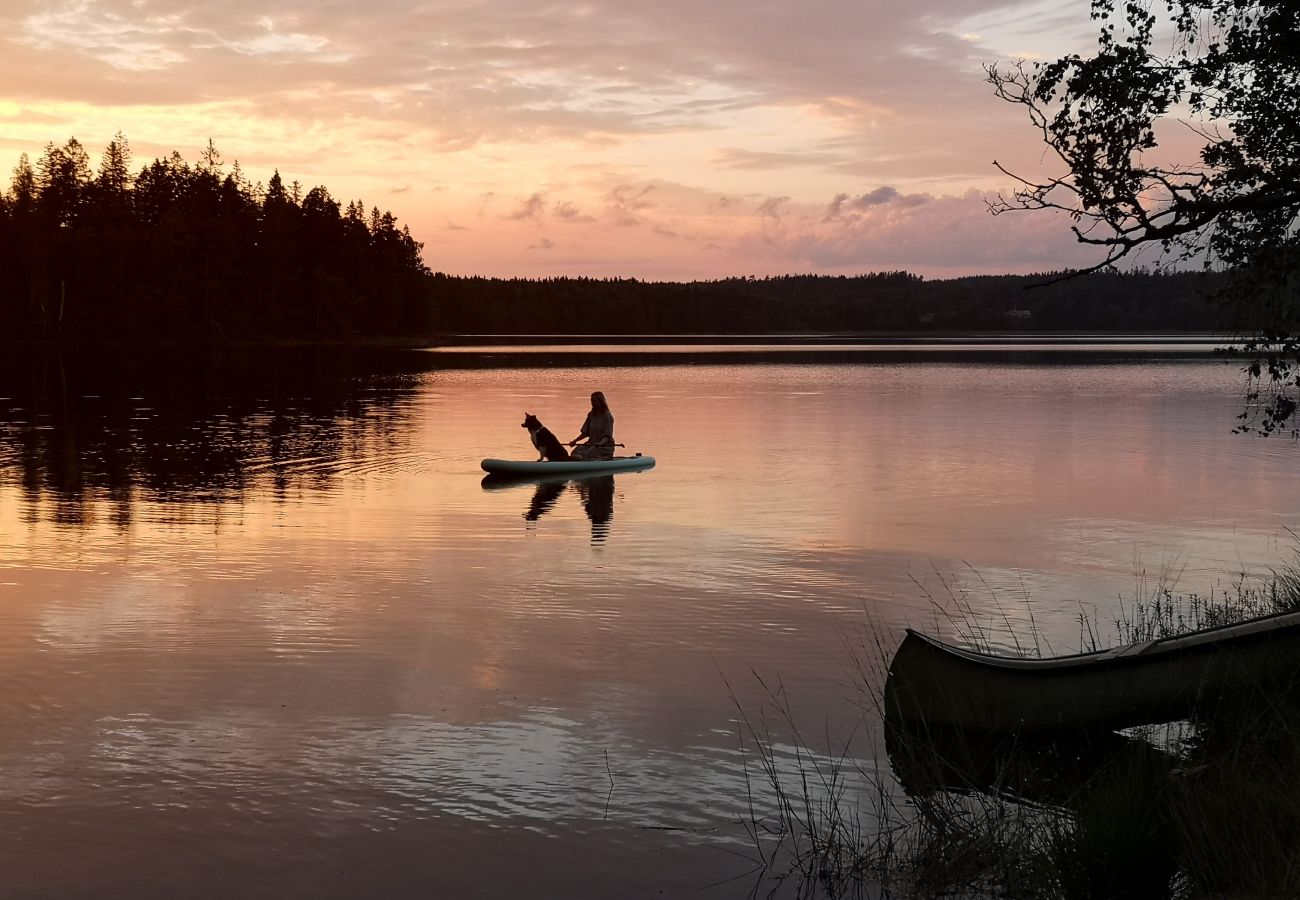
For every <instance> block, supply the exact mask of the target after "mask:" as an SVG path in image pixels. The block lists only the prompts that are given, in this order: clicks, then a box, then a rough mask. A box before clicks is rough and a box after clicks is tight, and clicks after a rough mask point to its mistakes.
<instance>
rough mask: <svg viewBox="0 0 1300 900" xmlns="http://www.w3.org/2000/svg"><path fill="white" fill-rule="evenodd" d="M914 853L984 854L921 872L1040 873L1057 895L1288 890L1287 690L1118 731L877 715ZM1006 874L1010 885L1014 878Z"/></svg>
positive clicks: (1260, 691)
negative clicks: (968, 725) (912, 830)
mask: <svg viewBox="0 0 1300 900" xmlns="http://www.w3.org/2000/svg"><path fill="white" fill-rule="evenodd" d="M885 743H886V749H887V752H888V756H889V762H890V766H891V767H892V769H893V771H894V773H895V775H896V776H897V777H898V779H899V783H900V784H901V786H902V787H903V789H904V791H906V793H907V794H908V796H909V798H910V799H911V802H912V805H913V807H914V808H915V810H916V812H917V819H916V825H917V828H918V831H919V834H920V836H921V839H920V841H919V842H918V843H919V846H923V847H930V848H931V849H935V850H937V849H938V848H939V847H940V846H946V847H947V848H948V849H949V850H954V851H955V850H957V849H959V848H961V847H975V846H978V847H981V848H983V850H982V853H983V858H982V859H980V860H975V859H970V858H968V859H967V860H966V861H965V863H964V865H965V866H966V869H965V871H960V866H954V867H951V868H948V867H947V862H946V861H940V860H935V859H929V860H928V861H923V862H922V865H924V866H927V867H928V869H929V870H928V871H927V872H926V873H925V877H931V878H934V879H937V880H938V881H943V880H944V879H958V880H960V879H965V878H969V877H970V876H971V874H972V872H973V871H976V870H978V869H980V867H985V874H990V873H991V872H992V871H993V870H994V869H1000V870H1001V871H1002V872H1003V873H1004V874H1005V873H1008V872H1009V873H1011V875H1010V878H1011V880H1012V882H1013V883H1012V884H1010V885H1009V887H1010V890H1009V893H1014V892H1015V890H1016V889H1017V888H1022V889H1028V891H1029V892H1030V893H1034V892H1035V887H1038V888H1041V887H1042V886H1043V885H1042V884H1041V883H1036V882H1035V880H1034V879H1035V878H1036V877H1040V876H1036V875H1034V873H1035V872H1040V873H1041V872H1054V873H1056V875H1055V877H1057V878H1059V881H1058V882H1057V887H1058V888H1059V890H1060V892H1061V893H1062V895H1064V896H1071V895H1076V894H1077V895H1079V896H1103V897H1132V898H1167V897H1173V896H1184V895H1192V896H1225V895H1228V894H1233V895H1236V894H1240V895H1242V896H1245V895H1250V896H1295V895H1296V892H1297V891H1298V890H1300V872H1297V871H1296V869H1295V866H1294V864H1293V860H1294V858H1295V855H1294V848H1295V847H1296V845H1297V841H1300V798H1297V796H1296V792H1295V790H1294V780H1295V776H1296V773H1297V771H1300V691H1298V690H1297V685H1295V684H1292V685H1291V686H1289V687H1287V688H1285V689H1281V690H1279V689H1277V687H1276V685H1274V686H1272V687H1270V688H1265V687H1263V686H1260V687H1259V688H1257V689H1242V690H1240V691H1238V692H1237V693H1236V696H1235V698H1234V702H1233V703H1231V704H1225V705H1221V706H1216V707H1215V709H1214V710H1213V712H1212V713H1211V714H1209V715H1208V716H1201V715H1196V716H1194V717H1193V718H1192V719H1190V720H1186V721H1183V722H1178V723H1173V724H1170V725H1161V726H1158V727H1155V726H1148V727H1143V728H1139V729H1135V730H1132V731H1127V732H1124V733H1116V732H1111V731H1106V730H1104V729H1101V730H1086V731H1084V730H1075V731H1058V732H1055V733H1043V732H1035V733H1032V734H1031V733H1026V732H1023V731H1019V730H996V731H972V730H969V729H959V728H954V727H951V726H939V725H935V724H933V723H928V722H926V721H925V720H923V719H908V720H904V719H901V718H898V717H894V716H886V719H885ZM1016 879H1020V880H1022V881H1024V882H1025V883H1024V884H1016V883H1014V882H1015V880H1016Z"/></svg>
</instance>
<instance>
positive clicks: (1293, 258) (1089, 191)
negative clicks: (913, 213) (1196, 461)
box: [987, 0, 1300, 433]
mask: <svg viewBox="0 0 1300 900" xmlns="http://www.w3.org/2000/svg"><path fill="white" fill-rule="evenodd" d="M1154 6H1155V8H1156V9H1159V10H1161V12H1159V13H1157V12H1154V11H1153V8H1152V5H1150V4H1147V3H1140V2H1127V0H1126V2H1123V3H1121V2H1119V0H1093V3H1092V18H1093V19H1094V20H1096V21H1097V23H1098V24H1099V26H1100V29H1099V35H1098V46H1097V53H1096V55H1094V56H1092V57H1090V58H1086V59H1085V58H1082V57H1079V56H1076V55H1071V56H1066V57H1063V58H1061V59H1058V60H1056V61H1054V62H1051V63H1046V64H1039V63H1032V64H1031V63H1023V62H1022V63H1020V64H1017V65H1015V66H1013V67H1011V68H1009V69H999V68H998V67H990V68H989V69H988V70H987V72H988V79H989V81H990V83H991V84H992V85H993V87H994V90H995V92H996V93H997V95H998V96H999V97H1001V98H1002V99H1004V100H1007V101H1009V102H1012V103H1015V104H1018V105H1020V106H1022V107H1024V109H1025V110H1026V111H1027V113H1028V115H1029V118H1030V121H1031V122H1032V123H1033V124H1034V126H1035V127H1036V128H1037V129H1038V131H1039V132H1040V133H1041V135H1042V138H1043V140H1044V142H1045V143H1046V144H1047V146H1048V147H1049V148H1050V149H1051V150H1052V151H1053V153H1054V154H1055V156H1056V158H1057V160H1058V161H1059V162H1060V163H1061V165H1062V168H1063V173H1062V174H1061V175H1059V176H1056V177H1050V178H1047V179H1044V180H1039V181H1034V180H1030V179H1024V178H1018V181H1019V183H1020V186H1019V188H1018V189H1017V190H1016V191H1015V192H1014V193H1013V194H1012V195H1010V196H1005V197H1001V198H999V199H998V200H997V201H996V202H995V203H994V204H993V205H992V211H993V212H994V213H995V214H998V213H1004V212H1012V211H1021V210H1042V209H1053V210H1058V211H1064V212H1066V213H1068V214H1069V215H1070V217H1071V218H1072V219H1073V221H1074V223H1075V224H1074V225H1073V229H1074V233H1075V235H1076V236H1077V238H1078V239H1079V240H1080V241H1081V242H1083V243H1085V244H1090V245H1093V246H1096V247H1097V248H1098V249H1099V250H1100V251H1101V253H1102V259H1101V261H1100V262H1098V263H1097V264H1096V265H1095V266H1094V267H1093V268H1094V269H1101V268H1104V267H1108V266H1110V265H1112V264H1114V263H1115V262H1117V261H1118V260H1120V259H1123V258H1125V257H1127V256H1130V255H1131V254H1133V253H1135V252H1137V251H1139V250H1141V249H1143V248H1146V247H1152V248H1155V249H1158V250H1159V251H1160V252H1161V253H1162V254H1163V255H1164V256H1165V258H1166V259H1169V260H1172V261H1173V262H1175V263H1178V262H1187V261H1191V260H1200V261H1202V262H1203V264H1204V265H1205V266H1207V267H1211V266H1214V267H1222V268H1224V269H1227V270H1229V271H1231V272H1232V273H1233V275H1234V278H1233V280H1232V282H1231V285H1230V288H1229V290H1228V291H1227V292H1225V296H1226V297H1227V298H1230V301H1231V302H1230V309H1231V310H1232V312H1233V313H1234V316H1235V323H1234V324H1235V325H1236V326H1237V327H1239V328H1241V329H1242V330H1243V331H1245V332H1246V333H1248V334H1250V335H1252V336H1253V339H1252V340H1251V341H1250V343H1249V346H1248V348H1247V350H1248V352H1249V353H1251V354H1254V355H1255V357H1256V358H1255V359H1254V360H1253V361H1252V362H1251V363H1250V365H1249V367H1248V371H1249V372H1250V374H1251V376H1252V378H1253V379H1256V381H1255V382H1254V384H1255V387H1254V388H1253V389H1252V393H1251V395H1250V399H1251V400H1252V401H1253V400H1259V399H1263V400H1264V403H1263V404H1262V406H1260V407H1258V408H1250V409H1248V410H1247V411H1246V412H1245V413H1243V425H1242V430H1247V431H1249V430H1258V431H1260V432H1262V433H1270V432H1272V431H1275V430H1277V429H1279V428H1285V427H1292V426H1288V422H1290V421H1291V419H1292V416H1293V415H1294V413H1295V410H1296V398H1295V393H1296V389H1297V388H1298V387H1300V370H1298V369H1297V362H1298V361H1300V341H1298V340H1297V337H1296V330H1297V327H1298V326H1300V309H1298V307H1297V272H1298V269H1300V266H1298V263H1300V233H1298V232H1297V228H1296V223H1297V219H1298V217H1300V6H1297V5H1296V4H1295V3H1294V2H1291V0H1265V2H1241V0H1164V2H1161V3H1157V4H1155V5H1154ZM1162 20H1163V21H1162ZM1162 26H1168V28H1169V29H1171V30H1172V33H1173V35H1174V40H1173V41H1172V42H1171V41H1170V39H1169V36H1168V34H1166V33H1165V28H1164V27H1162ZM1165 48H1168V49H1165ZM1179 120H1181V121H1182V124H1183V125H1185V126H1187V127H1186V128H1185V129H1180V131H1181V132H1182V133H1186V131H1187V129H1190V131H1191V132H1192V133H1193V134H1194V135H1195V136H1196V137H1197V138H1198V139H1199V141H1200V149H1199V152H1198V154H1197V157H1196V158H1195V159H1189V160H1181V161H1168V160H1167V159H1165V158H1164V157H1163V156H1161V154H1160V153H1158V152H1157V148H1158V145H1159V140H1160V138H1161V136H1162V134H1161V132H1160V130H1159V129H1160V128H1161V127H1163V125H1164V124H1165V123H1168V124H1173V125H1176V124H1178V121H1179ZM995 164H996V163H995ZM999 168H1001V167H999ZM1003 171H1006V170H1003ZM1007 174H1011V173H1007ZM1012 177H1015V176H1012ZM1265 375H1266V376H1267V381H1266V384H1265V390H1264V395H1263V396H1262V397H1261V393H1260V391H1259V387H1258V379H1260V378H1261V376H1265ZM1294 431H1295V430H1294V427H1293V433H1294Z"/></svg>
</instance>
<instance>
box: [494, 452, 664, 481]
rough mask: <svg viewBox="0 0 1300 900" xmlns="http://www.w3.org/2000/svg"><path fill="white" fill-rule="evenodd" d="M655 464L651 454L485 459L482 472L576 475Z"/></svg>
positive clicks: (627, 470) (632, 468)
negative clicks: (543, 459) (556, 459)
mask: <svg viewBox="0 0 1300 900" xmlns="http://www.w3.org/2000/svg"><path fill="white" fill-rule="evenodd" d="M654 464H655V458H654V457H653V456H642V455H640V454H639V453H638V454H637V455H636V456H616V457H614V458H613V459H574V460H568V461H566V462H533V461H531V460H523V459H485V460H483V462H482V463H481V465H482V466H483V471H484V472H489V473H492V474H501V475H529V476H533V475H571V474H572V475H576V474H579V473H585V474H591V475H595V474H599V473H602V472H629V471H632V470H634V469H649V468H652V467H653V466H654Z"/></svg>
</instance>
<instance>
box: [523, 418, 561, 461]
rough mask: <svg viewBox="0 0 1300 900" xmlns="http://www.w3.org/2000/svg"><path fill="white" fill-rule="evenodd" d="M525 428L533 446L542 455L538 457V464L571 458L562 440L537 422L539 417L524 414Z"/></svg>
mask: <svg viewBox="0 0 1300 900" xmlns="http://www.w3.org/2000/svg"><path fill="white" fill-rule="evenodd" d="M523 427H524V428H527V429H528V436H529V437H530V438H532V439H533V446H534V447H536V448H537V452H538V453H540V454H541V455H540V456H538V457H537V461H538V462H541V461H542V460H544V459H546V460H550V461H551V462H563V461H564V460H566V459H568V458H569V451H568V450H565V449H564V445H563V444H561V443H560V439H559V438H557V437H556V436H555V435H553V434H551V429H549V428H547V427H546V426H545V425H543V424H542V423H541V422H539V421H537V416H535V415H533V414H532V413H530V412H526V413H524V421H523Z"/></svg>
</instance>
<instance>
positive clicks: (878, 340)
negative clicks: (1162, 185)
mask: <svg viewBox="0 0 1300 900" xmlns="http://www.w3.org/2000/svg"><path fill="white" fill-rule="evenodd" d="M1242 339H1243V338H1242V337H1241V336H1239V335H1230V334H1212V333H1206V332H1203V331H1195V332H1179V331H1153V332H1134V331H1128V330H1126V331H1114V332H1107V331H1086V332H1085V331H1014V332H993V331H942V332H939V331H936V332H924V331H922V332H851V333H842V334H840V333H803V332H782V333H779V334H439V335H428V336H421V337H389V338H379V337H358V338H354V339H330V340H308V339H304V340H283V339H276V340H225V341H223V340H206V341H199V340H194V341H186V340H176V339H171V338H169V339H148V338H141V339H137V340H120V339H119V340H105V341H89V340H85V339H70V340H39V341H38V340H4V339H0V347H6V348H30V349H50V350H64V349H68V350H75V349H114V348H121V349H128V348H160V349H167V348H175V349H181V348H195V347H211V348H213V349H226V348H229V349H243V348H247V349H286V350H287V349H309V348H325V349H328V348H340V349H349V348H351V349H358V350H365V349H375V350H426V349H436V348H440V347H446V348H473V347H484V346H492V347H509V346H517V347H525V346H574V345H578V346H593V347H598V346H628V345H644V346H649V347H653V346H666V345H683V344H686V345H692V344H698V345H701V346H707V345H720V344H721V345H745V344H754V345H762V346H772V345H803V346H820V345H841V346H842V345H846V344H849V345H859V346H863V347H870V346H909V345H934V344H941V345H952V346H979V345H985V344H989V345H993V344H997V345H1006V344H1011V345H1031V344H1052V345H1060V346H1088V345H1092V344H1134V345H1140V344H1204V345H1208V346H1224V345H1228V344H1234V343H1239V342H1240V341H1241V340H1242Z"/></svg>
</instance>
